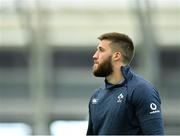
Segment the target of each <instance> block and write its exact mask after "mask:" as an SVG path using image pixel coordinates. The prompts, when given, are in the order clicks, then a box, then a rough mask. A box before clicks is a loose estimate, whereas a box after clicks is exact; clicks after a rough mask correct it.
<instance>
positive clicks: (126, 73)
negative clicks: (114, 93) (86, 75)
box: [103, 65, 133, 89]
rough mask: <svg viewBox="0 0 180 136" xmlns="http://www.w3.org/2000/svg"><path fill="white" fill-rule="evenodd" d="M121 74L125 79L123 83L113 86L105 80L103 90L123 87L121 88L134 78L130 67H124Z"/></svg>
mask: <svg viewBox="0 0 180 136" xmlns="http://www.w3.org/2000/svg"><path fill="white" fill-rule="evenodd" d="M121 72H122V75H123V77H124V81H123V82H121V83H119V84H115V85H113V84H110V83H108V82H107V80H106V79H105V80H104V87H103V88H104V89H113V88H116V87H121V86H123V85H125V84H126V83H127V81H128V80H130V79H131V78H132V76H133V74H132V70H131V67H130V65H127V66H122V67H121Z"/></svg>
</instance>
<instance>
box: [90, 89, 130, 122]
mask: <svg viewBox="0 0 180 136" xmlns="http://www.w3.org/2000/svg"><path fill="white" fill-rule="evenodd" d="M127 106H128V101H127V91H125V90H124V89H123V88H120V89H116V90H102V91H101V92H100V93H99V94H98V95H97V96H95V97H93V98H92V101H91V115H92V121H93V122H94V123H95V124H99V123H100V124H102V122H109V123H110V122H111V123H117V122H124V119H125V116H127Z"/></svg>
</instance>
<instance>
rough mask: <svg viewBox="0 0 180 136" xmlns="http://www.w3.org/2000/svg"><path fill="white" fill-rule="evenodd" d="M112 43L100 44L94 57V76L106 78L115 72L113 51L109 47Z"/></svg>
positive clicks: (101, 42) (104, 42)
mask: <svg viewBox="0 0 180 136" xmlns="http://www.w3.org/2000/svg"><path fill="white" fill-rule="evenodd" d="M109 44H110V41H108V40H102V41H100V42H99V45H98V47H97V50H96V52H95V54H94V55H93V61H94V64H93V74H94V75H95V76H97V77H106V76H108V75H110V74H111V73H112V72H113V66H112V60H111V58H112V51H111V48H110V46H109Z"/></svg>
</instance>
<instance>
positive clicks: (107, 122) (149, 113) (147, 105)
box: [87, 32, 164, 135]
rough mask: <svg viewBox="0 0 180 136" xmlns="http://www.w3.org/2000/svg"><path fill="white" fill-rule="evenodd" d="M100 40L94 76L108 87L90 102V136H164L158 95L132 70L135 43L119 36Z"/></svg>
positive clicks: (107, 35) (108, 36)
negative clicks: (101, 78)
mask: <svg viewBox="0 0 180 136" xmlns="http://www.w3.org/2000/svg"><path fill="white" fill-rule="evenodd" d="M98 39H99V40H100V42H99V44H98V47H97V50H96V52H95V54H94V55H93V60H94V65H93V74H94V75H95V76H97V77H105V84H104V85H103V86H102V87H100V88H98V89H97V90H95V92H94V94H93V95H92V97H91V99H90V102H89V124H88V130H87V135H121V134H123V135H139V134H140V135H163V134H164V127H163V119H162V114H161V101H160V97H159V94H158V92H157V91H156V90H155V88H154V87H153V85H152V84H151V83H149V82H148V81H146V80H144V79H143V78H141V77H140V76H138V75H137V74H135V73H134V72H133V71H132V70H131V68H130V66H129V64H130V62H131V60H132V58H133V56H134V45H133V42H132V40H131V39H130V38H129V37H128V36H127V35H125V34H121V33H116V32H113V33H106V34H103V35H101V36H100V37H99V38H98Z"/></svg>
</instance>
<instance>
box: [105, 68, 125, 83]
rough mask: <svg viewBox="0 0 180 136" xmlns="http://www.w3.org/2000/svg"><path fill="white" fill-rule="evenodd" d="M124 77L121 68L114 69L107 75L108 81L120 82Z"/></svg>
mask: <svg viewBox="0 0 180 136" xmlns="http://www.w3.org/2000/svg"><path fill="white" fill-rule="evenodd" d="M122 79H123V75H122V72H121V70H120V69H118V70H114V71H113V73H112V74H111V75H109V76H107V77H106V80H107V81H108V83H111V84H114V85H115V84H118V83H119V82H120V81H121V80H122Z"/></svg>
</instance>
